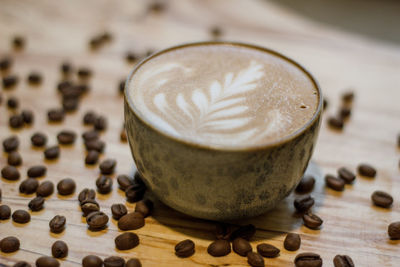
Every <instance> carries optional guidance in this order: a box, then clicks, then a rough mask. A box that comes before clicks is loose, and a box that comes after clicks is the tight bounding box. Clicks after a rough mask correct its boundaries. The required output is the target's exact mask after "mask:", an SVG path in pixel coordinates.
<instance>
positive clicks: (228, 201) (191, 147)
mask: <svg viewBox="0 0 400 267" xmlns="http://www.w3.org/2000/svg"><path fill="white" fill-rule="evenodd" d="M207 44H208V45H209V44H227V43H217V42H207V43H192V44H185V45H181V46H176V47H172V48H169V49H166V50H163V51H160V52H158V53H156V54H154V55H152V56H150V57H148V58H146V59H144V60H143V61H142V62H140V63H139V64H138V65H137V66H136V67H135V69H134V70H133V71H132V72H131V74H130V75H129V77H128V79H127V82H126V86H125V126H126V131H127V135H128V140H129V145H130V148H131V152H132V155H133V159H134V161H135V164H136V167H137V169H138V171H139V173H140V174H141V175H142V177H143V180H144V182H145V183H146V185H147V187H148V189H150V190H151V191H152V192H153V194H154V195H155V196H156V197H158V198H159V199H160V200H161V201H162V202H164V203H165V204H167V205H168V206H170V207H172V208H174V209H176V210H178V211H180V212H182V213H185V214H188V215H191V216H194V217H198V218H203V219H211V220H219V221H223V220H230V219H238V218H244V217H252V216H256V215H259V214H262V213H265V212H266V211H268V210H270V209H272V208H274V207H275V206H276V204H277V203H278V202H279V201H281V200H282V199H283V198H285V197H286V196H287V195H289V193H290V192H291V191H292V190H293V189H294V188H295V187H296V185H297V184H298V182H299V181H300V179H301V177H302V175H303V174H304V172H305V170H306V168H307V165H308V162H309V160H310V158H311V155H312V152H313V148H314V145H315V142H316V139H317V135H318V131H319V125H320V118H321V111H322V96H321V91H320V88H319V86H318V84H317V82H316V81H315V79H314V78H313V77H312V76H311V74H310V73H309V72H308V71H306V70H305V69H304V68H303V67H302V66H300V65H299V64H298V63H296V62H295V61H293V60H291V59H289V58H287V57H285V56H283V55H281V54H279V53H277V52H274V51H271V50H269V49H266V48H262V47H257V46H253V45H248V44H240V43H228V44H229V45H238V46H244V47H249V48H253V49H259V50H261V51H265V52H267V53H272V54H274V55H278V56H279V57H282V58H284V59H286V60H288V61H289V62H291V63H293V64H294V65H296V66H297V67H299V68H300V69H301V70H302V71H304V73H305V74H306V75H307V76H309V77H310V78H311V80H312V81H313V83H314V84H315V87H316V88H317V93H318V97H319V98H318V107H317V109H316V111H315V113H314V115H313V117H312V118H311V119H310V120H309V121H308V122H307V123H306V124H304V125H303V127H301V128H300V129H299V130H297V131H295V132H294V133H292V134H290V135H289V136H286V137H284V138H283V139H279V140H277V141H276V142H273V143H269V144H267V145H260V146H257V147H252V148H247V149H246V148H238V149H234V148H232V149H227V148H225V149H222V148H217V147H213V146H205V145H198V144H194V143H190V142H187V141H185V140H180V139H178V138H176V137H173V136H171V135H168V134H167V133H164V132H162V131H160V130H158V129H156V128H155V127H153V126H152V125H150V124H149V123H148V122H146V120H145V118H142V117H141V115H140V114H139V113H138V112H137V111H136V109H135V103H134V102H133V101H132V100H131V99H129V97H128V96H129V95H128V93H127V90H128V89H127V88H129V84H130V81H131V80H133V79H135V72H136V71H137V70H138V69H139V68H140V67H141V66H142V65H143V64H144V63H145V62H147V61H150V60H152V58H154V57H156V56H157V55H159V54H162V53H165V52H168V51H171V50H174V49H179V48H182V47H186V46H194V45H207ZM131 89H132V88H131ZM133 90H134V88H133Z"/></svg>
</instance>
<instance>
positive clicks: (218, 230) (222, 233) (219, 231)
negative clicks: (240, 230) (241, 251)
mask: <svg viewBox="0 0 400 267" xmlns="http://www.w3.org/2000/svg"><path fill="white" fill-rule="evenodd" d="M231 235H232V227H231V226H230V225H229V224H226V223H218V224H217V225H216V226H215V237H216V238H217V239H224V240H231Z"/></svg>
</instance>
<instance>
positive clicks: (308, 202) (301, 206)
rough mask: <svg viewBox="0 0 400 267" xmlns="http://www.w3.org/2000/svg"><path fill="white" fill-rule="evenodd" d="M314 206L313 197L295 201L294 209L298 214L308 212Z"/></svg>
mask: <svg viewBox="0 0 400 267" xmlns="http://www.w3.org/2000/svg"><path fill="white" fill-rule="evenodd" d="M313 205H314V198H313V197H311V196H304V197H299V198H296V199H295V200H294V207H295V208H296V210H297V211H298V212H305V211H308V210H309V209H310V208H311V207H312V206H313Z"/></svg>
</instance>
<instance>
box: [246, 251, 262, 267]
mask: <svg viewBox="0 0 400 267" xmlns="http://www.w3.org/2000/svg"><path fill="white" fill-rule="evenodd" d="M247 262H248V263H249V264H250V266H253V267H264V266H265V263H264V258H263V257H262V256H261V255H260V254H258V253H257V252H249V253H248V254H247Z"/></svg>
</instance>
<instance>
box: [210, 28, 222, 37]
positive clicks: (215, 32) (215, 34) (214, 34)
mask: <svg viewBox="0 0 400 267" xmlns="http://www.w3.org/2000/svg"><path fill="white" fill-rule="evenodd" d="M210 34H211V36H212V37H213V38H216V39H218V38H219V37H221V35H222V29H221V28H220V27H218V26H213V27H212V28H211V29H210Z"/></svg>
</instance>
